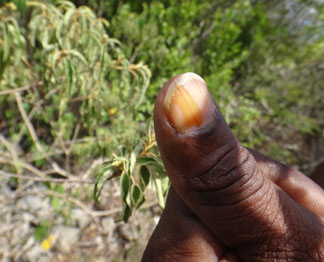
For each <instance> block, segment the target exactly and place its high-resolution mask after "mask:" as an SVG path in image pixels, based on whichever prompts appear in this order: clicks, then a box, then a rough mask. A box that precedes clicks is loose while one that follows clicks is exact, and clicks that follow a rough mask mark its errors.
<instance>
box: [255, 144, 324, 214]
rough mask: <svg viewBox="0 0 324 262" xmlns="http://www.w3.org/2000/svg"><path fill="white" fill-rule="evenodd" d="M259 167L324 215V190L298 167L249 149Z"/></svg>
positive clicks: (295, 197)
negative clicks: (289, 165)
mask: <svg viewBox="0 0 324 262" xmlns="http://www.w3.org/2000/svg"><path fill="white" fill-rule="evenodd" d="M249 151H250V152H251V153H252V154H253V156H254V159H255V160H256V162H257V163H258V167H259V168H260V169H262V170H263V172H264V173H265V174H267V176H269V178H270V179H271V180H272V181H273V182H274V183H276V184H277V185H278V186H279V187H280V188H281V189H282V190H283V191H285V192H286V193H287V194H288V195H289V196H290V197H291V198H292V199H294V200H295V201H297V202H298V203H299V204H301V205H302V206H304V207H305V208H307V209H309V210H310V211H312V212H314V213H315V214H317V215H319V216H322V217H324V201H323V200H324V191H323V189H322V188H321V187H320V186H319V185H318V184H316V183H314V182H313V181H312V180H311V179H310V178H308V177H307V176H305V175H304V174H302V173H301V172H299V171H298V170H297V169H295V168H292V167H288V166H286V165H283V164H281V163H279V162H277V161H274V160H272V159H270V158H268V157H266V156H264V155H262V154H261V153H259V152H256V151H254V150H251V149H249Z"/></svg>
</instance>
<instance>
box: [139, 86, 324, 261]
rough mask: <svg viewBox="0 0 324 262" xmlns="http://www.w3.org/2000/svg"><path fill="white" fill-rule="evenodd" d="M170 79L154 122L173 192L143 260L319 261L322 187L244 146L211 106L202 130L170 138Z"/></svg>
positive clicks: (323, 239) (323, 243)
mask: <svg viewBox="0 0 324 262" xmlns="http://www.w3.org/2000/svg"><path fill="white" fill-rule="evenodd" d="M170 81H172V80H170ZM170 81H169V82H168V83H167V84H166V85H165V86H164V87H163V88H162V89H161V91H160V93H159V95H158V98H157V101H156V105H155V112H154V117H155V120H154V121H155V131H156V139H157V143H158V146H159V150H160V152H161V156H162V159H163V162H164V165H165V168H166V170H167V172H168V175H169V177H170V180H171V184H172V186H171V188H170V191H169V195H168V198H167V203H166V207H165V210H164V211H163V214H162V216H161V219H160V222H159V224H158V225H157V227H156V229H155V231H154V232H153V234H152V237H151V239H150V241H149V243H148V245H147V247H146V250H145V252H144V255H143V259H142V262H148V261H150V262H166V261H168V262H172V261H176V262H203V261H210V262H217V261H220V262H236V261H240V262H270V261H271V262H272V261H276V262H288V261H289V262H299V261H309V262H312V261H314V262H317V261H324V219H323V217H324V191H323V190H322V188H321V186H323V184H324V183H322V184H320V185H321V186H319V185H318V184H316V183H315V182H313V181H312V180H311V179H309V178H308V177H306V176H305V175H303V174H302V173H300V172H299V171H298V170H296V169H293V168H290V167H287V166H285V165H283V164H280V163H278V162H276V161H273V160H271V159H268V158H267V157H265V156H263V155H262V154H260V153H258V152H255V151H253V150H250V149H246V148H244V147H243V146H242V145H241V144H240V143H239V142H238V141H237V140H236V138H235V137H234V136H233V134H232V133H231V131H230V129H229V127H228V125H227V123H226V122H225V120H224V118H223V116H222V115H221V113H220V111H219V109H218V108H217V106H215V110H214V117H213V121H211V122H210V123H208V125H205V126H204V127H202V128H199V129H197V130H195V131H193V132H190V133H185V134H183V133H179V132H177V131H176V130H175V129H174V128H173V127H172V126H171V125H170V124H169V123H168V120H167V118H166V116H165V112H164V110H163V101H164V98H165V95H166V92H167V90H168V87H169V85H170ZM323 175H324V174H323ZM318 177H319V178H321V176H320V175H318ZM317 180H318V181H320V179H318V178H317ZM320 182H323V181H320Z"/></svg>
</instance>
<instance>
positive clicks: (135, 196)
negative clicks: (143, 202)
mask: <svg viewBox="0 0 324 262" xmlns="http://www.w3.org/2000/svg"><path fill="white" fill-rule="evenodd" d="M142 195H143V193H142V190H141V189H140V187H139V186H138V185H136V184H133V185H132V189H131V200H132V205H133V206H134V207H135V206H136V204H137V203H138V202H139V200H140V199H141V197H142Z"/></svg>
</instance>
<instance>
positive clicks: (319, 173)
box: [310, 162, 324, 188]
mask: <svg viewBox="0 0 324 262" xmlns="http://www.w3.org/2000/svg"><path fill="white" fill-rule="evenodd" d="M310 177H311V179H312V180H313V181H314V182H315V183H317V184H318V185H319V186H321V187H322V188H324V162H323V163H321V164H320V165H318V166H317V167H316V169H315V170H314V172H313V173H312V174H311V176H310Z"/></svg>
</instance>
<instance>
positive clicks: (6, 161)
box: [0, 157, 45, 178]
mask: <svg viewBox="0 0 324 262" xmlns="http://www.w3.org/2000/svg"><path fill="white" fill-rule="evenodd" d="M0 163H2V164H10V165H13V166H14V162H13V161H12V160H10V159H7V158H4V157H0ZM19 164H20V165H21V166H22V167H23V168H25V169H26V170H29V171H30V172H32V173H33V174H35V175H37V176H39V177H41V178H44V177H45V173H44V172H43V171H41V170H39V169H38V168H36V167H34V166H32V165H30V164H28V163H25V162H23V161H21V160H20V162H19Z"/></svg>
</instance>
